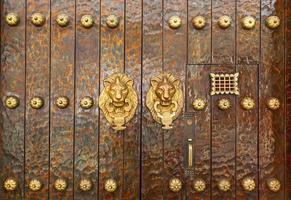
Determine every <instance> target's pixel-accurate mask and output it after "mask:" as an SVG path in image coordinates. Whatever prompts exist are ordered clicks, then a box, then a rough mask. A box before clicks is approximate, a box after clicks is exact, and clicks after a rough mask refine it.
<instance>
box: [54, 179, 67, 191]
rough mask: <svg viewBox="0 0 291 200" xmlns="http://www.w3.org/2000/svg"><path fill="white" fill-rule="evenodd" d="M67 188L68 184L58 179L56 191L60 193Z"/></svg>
mask: <svg viewBox="0 0 291 200" xmlns="http://www.w3.org/2000/svg"><path fill="white" fill-rule="evenodd" d="M67 186H68V185H67V182H66V181H65V180H64V179H57V180H56V181H55V184H54V187H55V189H56V190H57V191H59V192H62V191H65V190H66V189H67Z"/></svg>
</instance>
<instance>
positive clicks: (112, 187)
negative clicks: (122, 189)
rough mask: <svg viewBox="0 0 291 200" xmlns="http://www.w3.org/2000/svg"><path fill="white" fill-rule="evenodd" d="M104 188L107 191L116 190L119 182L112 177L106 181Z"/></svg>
mask: <svg viewBox="0 0 291 200" xmlns="http://www.w3.org/2000/svg"><path fill="white" fill-rule="evenodd" d="M104 189H105V190H106V191H107V192H115V190H116V189H117V183H116V181H115V180H114V179H112V178H110V179H107V180H106V181H105V184H104Z"/></svg>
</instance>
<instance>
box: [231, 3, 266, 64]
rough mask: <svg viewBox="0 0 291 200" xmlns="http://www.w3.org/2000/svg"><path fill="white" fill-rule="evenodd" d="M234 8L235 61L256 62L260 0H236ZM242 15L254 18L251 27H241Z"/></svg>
mask: <svg viewBox="0 0 291 200" xmlns="http://www.w3.org/2000/svg"><path fill="white" fill-rule="evenodd" d="M236 8H237V9H236V18H237V19H236V20H237V22H236V28H237V32H236V56H237V60H236V63H238V64H241V63H244V64H249V63H258V62H259V60H260V27H261V26H260V1H259V0H237V2H236ZM244 17H253V18H255V20H256V25H255V27H254V28H253V29H251V30H246V29H244V28H243V25H242V20H243V18H244Z"/></svg>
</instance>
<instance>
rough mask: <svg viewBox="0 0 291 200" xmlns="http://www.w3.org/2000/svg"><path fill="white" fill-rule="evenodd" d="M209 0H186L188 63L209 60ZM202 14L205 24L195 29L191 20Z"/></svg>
mask: <svg viewBox="0 0 291 200" xmlns="http://www.w3.org/2000/svg"><path fill="white" fill-rule="evenodd" d="M211 11H212V10H211V0H204V1H201V0H188V38H187V43H188V64H204V63H210V62H211V51H212V49H211V48H212V45H211V26H212V20H211V16H212V15H211ZM197 16H203V17H204V18H205V20H206V25H205V27H204V28H203V29H199V30H198V29H196V28H194V26H193V23H192V20H193V18H194V17H197Z"/></svg>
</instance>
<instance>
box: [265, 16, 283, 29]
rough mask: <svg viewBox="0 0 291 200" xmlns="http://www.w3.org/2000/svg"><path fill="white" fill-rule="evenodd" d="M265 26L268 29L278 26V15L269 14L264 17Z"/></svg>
mask: <svg viewBox="0 0 291 200" xmlns="http://www.w3.org/2000/svg"><path fill="white" fill-rule="evenodd" d="M266 26H267V27H268V28H269V29H275V28H278V27H279V26H280V18H279V17H278V16H269V17H267V19H266Z"/></svg>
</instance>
